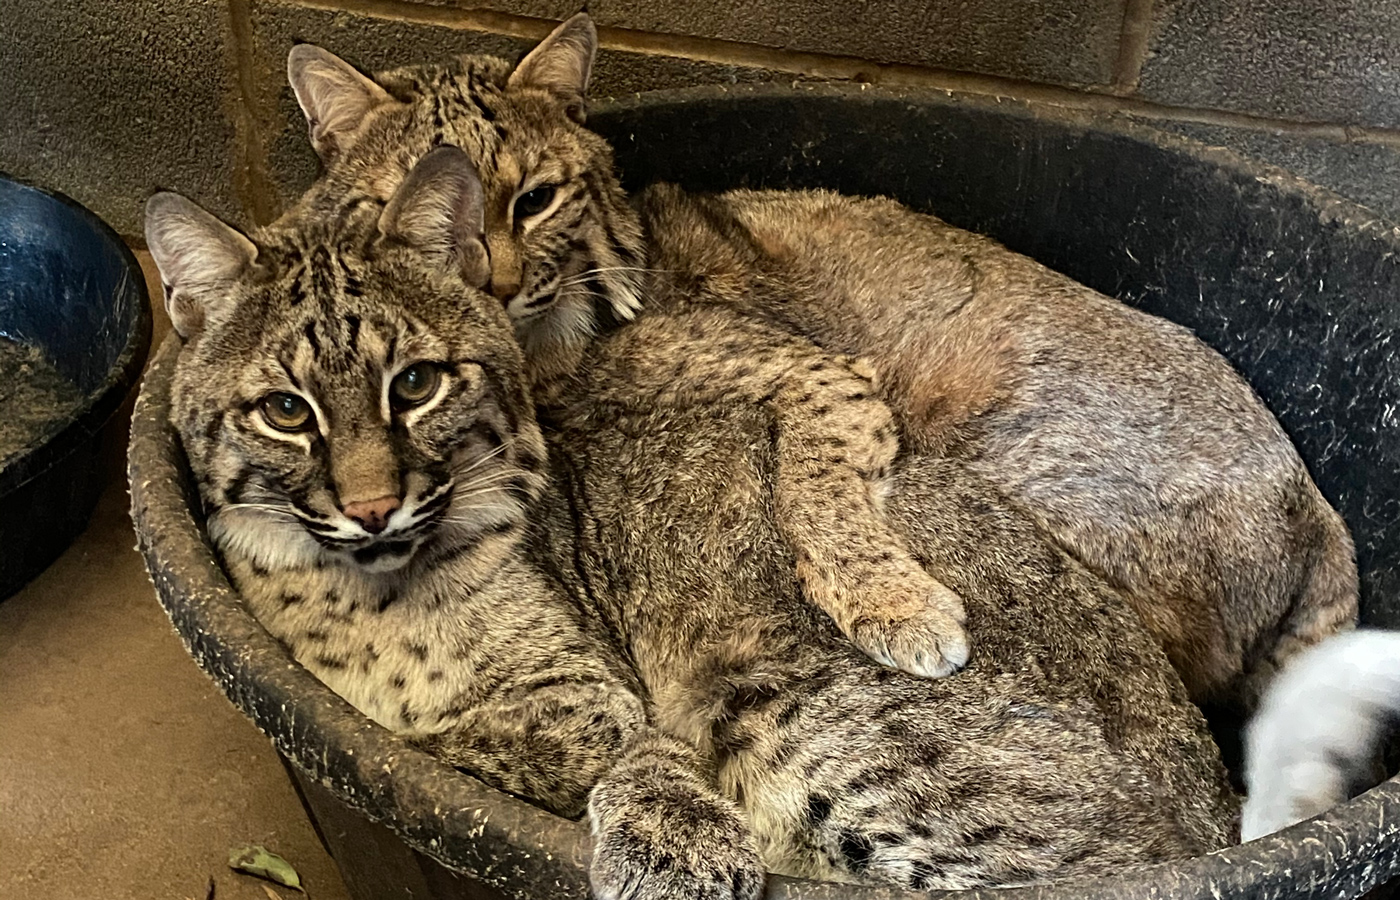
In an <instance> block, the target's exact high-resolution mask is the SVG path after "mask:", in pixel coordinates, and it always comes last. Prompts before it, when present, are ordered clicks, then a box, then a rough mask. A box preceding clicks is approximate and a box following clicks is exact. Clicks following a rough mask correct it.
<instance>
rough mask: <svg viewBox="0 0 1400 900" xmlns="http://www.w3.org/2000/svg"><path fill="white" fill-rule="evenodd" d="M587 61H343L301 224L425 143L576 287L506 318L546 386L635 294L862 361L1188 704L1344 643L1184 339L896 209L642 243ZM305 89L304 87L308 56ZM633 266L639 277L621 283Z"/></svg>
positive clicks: (1271, 474) (811, 211)
mask: <svg viewBox="0 0 1400 900" xmlns="http://www.w3.org/2000/svg"><path fill="white" fill-rule="evenodd" d="M595 47H596V39H595V36H594V32H593V29H592V25H591V23H590V22H588V20H587V17H586V16H582V15H580V16H576V17H574V18H573V19H570V20H569V21H568V22H566V23H564V24H563V25H561V26H560V27H559V29H557V30H556V32H555V33H554V34H553V35H552V36H551V37H550V38H548V39H546V41H545V42H544V43H543V44H541V45H540V47H539V48H537V49H536V50H535V51H534V52H532V53H531V54H530V55H529V56H528V57H527V58H526V59H525V60H524V61H523V62H522V63H521V64H520V66H519V67H518V68H517V69H516V70H514V72H512V70H511V69H510V67H509V66H508V65H506V64H505V63H503V62H501V61H499V60H490V59H488V58H481V57H464V58H462V59H460V60H458V61H456V62H455V63H452V64H449V65H445V66H423V67H416V68H410V69H401V70H396V71H394V72H390V73H385V74H384V75H381V76H380V80H381V81H382V82H383V84H384V85H386V86H387V87H388V89H389V92H390V93H392V95H393V97H392V99H389V95H388V94H385V93H384V91H383V89H381V88H377V87H374V86H373V82H370V81H369V80H368V79H365V78H364V77H363V76H360V75H358V73H355V72H354V70H353V69H352V68H350V67H349V66H348V65H346V64H344V63H341V62H339V61H338V60H335V61H334V62H333V63H331V62H327V63H326V68H325V71H331V72H338V73H340V74H339V75H338V76H336V77H338V78H340V79H341V86H340V87H339V88H338V89H331V90H327V91H325V92H324V94H323V95H322V96H320V97H319V99H316V98H312V97H311V96H310V95H309V93H308V91H307V90H305V88H304V87H302V88H299V91H298V92H299V95H303V108H304V109H306V110H307V111H308V114H309V115H310V116H311V118H312V121H313V129H312V130H313V137H314V136H315V134H316V126H315V122H316V120H317V113H316V110H317V109H322V108H325V109H343V108H347V107H348V108H353V109H354V111H355V114H354V115H353V116H348V117H347V120H353V127H346V128H344V129H343V130H341V131H340V132H339V133H338V134H337V136H336V139H335V140H336V146H337V147H338V148H340V149H339V150H338V152H337V153H336V154H333V155H327V154H325V153H323V158H324V159H325V160H326V162H327V165H328V171H327V175H326V177H325V179H323V181H322V182H321V183H320V184H319V185H318V186H317V187H316V188H313V190H312V191H311V193H310V194H309V195H308V197H307V198H306V199H305V200H304V201H303V202H304V204H305V208H307V209H321V210H322V211H323V212H327V214H329V213H328V211H329V210H333V209H335V208H336V207H337V206H338V205H339V204H341V203H342V202H343V201H344V198H345V197H347V196H349V197H362V196H366V195H369V196H377V195H379V196H382V195H383V193H384V192H386V191H389V190H392V187H393V185H394V184H396V183H397V181H398V179H399V178H400V177H401V175H402V171H406V168H407V166H409V165H411V164H412V162H413V161H414V160H416V159H418V158H419V157H420V156H421V155H422V154H423V153H424V152H426V150H427V149H428V148H429V147H431V146H433V145H434V144H436V143H441V142H448V143H453V144H457V145H460V146H461V147H463V148H464V149H466V150H467V151H468V153H469V154H470V155H471V156H472V158H473V160H474V161H475V162H476V163H477V165H478V167H479V169H480V172H481V175H482V178H483V180H484V182H485V184H486V191H487V193H488V194H489V195H491V196H493V197H498V198H501V199H500V200H499V201H498V204H499V208H500V209H502V210H505V212H503V213H502V214H500V215H498V216H497V217H496V218H495V219H493V220H490V221H488V223H487V237H486V240H487V242H488V243H489V244H490V245H491V246H492V247H496V248H501V247H506V246H509V247H511V248H513V249H512V251H511V253H510V254H509V255H508V256H507V258H508V259H509V260H515V259H517V258H520V257H521V256H522V254H523V256H524V258H526V259H527V260H529V261H531V262H529V264H528V265H527V271H531V272H545V273H547V272H549V271H550V269H551V267H555V268H557V267H560V266H564V267H567V268H568V270H569V271H571V272H576V273H578V275H577V276H576V279H575V281H574V282H572V283H570V284H569V285H566V286H565V287H563V288H560V289H559V290H558V293H557V294H556V295H555V296H556V298H557V299H556V300H555V301H554V302H555V303H556V304H557V306H556V309H557V310H568V311H569V313H568V315H567V316H561V317H560V318H562V319H563V320H566V321H567V322H568V323H569V327H568V328H561V327H559V326H558V325H557V323H554V322H552V320H549V319H547V318H546V319H543V320H541V319H539V318H537V317H525V318H521V317H516V321H517V326H516V327H517V332H518V333H519V334H521V336H522V342H523V344H524V345H525V347H526V350H527V353H528V354H529V355H530V357H531V359H532V365H533V371H534V375H535V377H536V378H537V379H539V380H543V381H545V382H547V381H548V380H549V379H550V378H552V377H554V376H556V375H558V374H559V373H567V372H570V371H572V370H573V365H574V363H575V361H576V359H577V357H578V354H579V352H581V348H583V347H585V346H586V345H587V339H588V336H589V335H590V334H591V333H592V332H593V331H594V330H596V329H598V328H606V327H608V326H609V325H610V324H612V323H614V322H616V321H617V320H619V319H625V318H630V317H631V316H632V315H634V314H635V312H636V310H637V308H638V304H639V300H638V298H639V297H640V296H642V295H645V298H646V304H647V306H648V307H649V308H661V309H664V308H667V307H669V306H680V307H684V306H686V305H688V304H691V303H693V302H695V299H694V298H695V297H697V296H700V297H703V298H704V302H708V303H719V304H723V305H726V306H730V307H732V308H734V309H736V310H738V311H740V312H741V313H742V314H743V315H745V316H747V317H751V318H754V319H756V320H759V321H763V322H766V323H769V324H770V325H774V326H776V327H777V328H778V329H779V330H781V331H786V332H788V333H791V334H794V335H802V336H805V337H808V338H810V339H812V340H813V341H815V342H816V343H817V344H818V345H820V346H821V347H823V348H825V349H826V350H828V351H831V352H833V353H837V354H851V355H856V356H860V357H864V358H868V359H869V360H870V361H871V362H872V363H873V365H874V367H875V369H876V372H877V374H878V380H879V382H880V383H881V396H882V397H883V398H884V399H885V400H886V401H887V402H888V403H889V405H890V406H891V407H892V408H893V409H894V410H895V412H896V414H897V415H898V418H899V420H900V424H901V425H902V428H903V434H904V439H905V440H906V441H907V442H909V444H910V445H911V446H913V447H917V448H919V449H921V450H924V451H927V452H937V453H946V454H950V455H953V456H956V457H957V458H960V459H963V460H965V461H966V462H967V464H968V466H969V467H970V468H971V469H972V470H973V471H975V472H977V473H978V474H979V475H981V476H982V477H984V478H987V479H988V480H989V481H991V482H992V483H993V484H996V485H997V486H998V487H999V488H1000V489H1001V490H1002V491H1004V492H1005V493H1006V494H1007V495H1008V496H1009V497H1012V498H1014V499H1015V500H1016V501H1017V502H1019V503H1022V504H1024V505H1025V507H1026V508H1027V510H1028V511H1029V512H1030V513H1031V515H1032V516H1033V517H1034V518H1035V519H1036V521H1037V522H1039V523H1040V524H1041V526H1042V527H1044V528H1045V529H1046V530H1047V531H1048V532H1049V533H1050V534H1052V535H1053V536H1054V538H1055V540H1056V541H1058V542H1059V543H1060V545H1061V546H1063V547H1064V548H1065V549H1066V550H1068V551H1069V552H1070V553H1071V554H1073V555H1074V556H1075V557H1076V558H1078V559H1079V560H1080V561H1082V562H1083V563H1084V564H1085V565H1086V566H1088V567H1089V568H1090V569H1091V570H1093V571H1095V572H1098V573H1099V574H1101V575H1102V576H1103V577H1104V578H1106V579H1107V580H1108V581H1109V582H1110V583H1111V584H1113V585H1115V586H1116V587H1118V588H1119V589H1121V590H1122V591H1124V593H1125V594H1126V596H1127V597H1128V599H1129V601H1130V602H1131V603H1132V605H1133V607H1134V608H1135V609H1136V610H1137V611H1138V613H1139V614H1140V615H1141V616H1142V618H1143V620H1144V622H1146V623H1147V625H1148V627H1149V629H1150V630H1151V631H1152V633H1153V634H1154V635H1156V637H1157V638H1158V640H1159V641H1160V642H1161V644H1162V646H1163V647H1164V648H1165V649H1166V650H1167V653H1168V655H1169V657H1170V658H1171V659H1172V661H1173V664H1174V665H1175V666H1176V667H1177V669H1178V671H1179V672H1180V673H1181V675H1182V677H1183V678H1184V679H1185V681H1186V683H1187V684H1188V686H1189V688H1190V690H1191V693H1192V696H1193V697H1195V698H1196V699H1197V700H1199V701H1207V700H1218V701H1225V702H1239V703H1242V704H1243V705H1245V706H1249V705H1251V704H1252V702H1253V699H1254V697H1255V696H1256V695H1257V692H1258V690H1259V689H1260V687H1262V685H1263V684H1264V683H1266V682H1267V680H1268V679H1269V678H1270V677H1271V675H1272V673H1273V672H1274V671H1275V670H1276V668H1277V666H1278V665H1279V664H1280V663H1282V662H1283V661H1284V660H1286V659H1287V658H1288V657H1290V656H1292V655H1293V654H1294V653H1296V652H1297V651H1298V650H1299V649H1301V648H1303V647H1306V646H1308V645H1311V644H1313V643H1315V642H1316V641H1318V640H1320V639H1322V638H1324V637H1326V636H1327V635H1329V634H1332V633H1334V632H1336V631H1338V630H1340V629H1344V628H1347V627H1350V626H1351V625H1352V624H1353V623H1354V621H1355V618H1356V612H1357V579H1356V568H1355V562H1354V559H1353V548H1352V544H1351V540H1350V537H1349V535H1348V533H1347V531H1346V527H1345V525H1344V524H1343V523H1342V521H1341V519H1340V517H1339V516H1338V515H1337V514H1336V513H1335V511H1333V510H1332V509H1331V507H1330V506H1328V504H1327V502H1326V501H1325V499H1324V498H1323V497H1322V496H1321V494H1320V493H1319V492H1318V490H1317V488H1316V486H1315V485H1314V484H1313V482H1312V480H1311V478H1310V477H1309V476H1308V473H1307V471H1306V469H1305V467H1304V465H1303V463H1302V461H1301V460H1300V459H1299V457H1298V455H1297V453H1296V451H1295V450H1294V448H1293V447H1292V445H1291V443H1290V442H1289V440H1288V438H1287V436H1286V435H1285V434H1284V433H1283V431H1282V429H1281V428H1280V427H1279V426H1278V424H1277V422H1276V421H1275V420H1274V419H1273V417H1272V416H1271V415H1270V414H1269V412H1268V411H1267V410H1266V409H1265V408H1264V407H1263V405H1262V403H1261V402H1260V401H1259V399H1258V397H1257V396H1255V395H1254V393H1253V392H1252V391H1251V390H1250V388H1249V387H1248V385H1246V384H1245V383H1244V382H1243V381H1242V380H1241V379H1240V378H1239V376H1238V375H1237V374H1236V373H1235V372H1234V371H1233V370H1231V369H1230V367H1229V365H1228V364H1227V363H1226V362H1225V361H1224V360H1222V359H1221V358H1220V357H1219V356H1218V355H1217V354H1215V353H1214V352H1213V351H1212V350H1210V349H1209V348H1208V347H1206V346H1205V345H1204V344H1202V343H1201V342H1199V341H1198V340H1196V339H1195V338H1194V337H1193V336H1192V335H1191V334H1190V333H1189V332H1187V331H1186V330H1185V329H1182V328H1180V327H1177V326H1175V325H1172V324H1170V323H1168V322H1165V321H1163V320H1160V319H1157V318H1154V317H1152V316H1148V315H1146V314H1143V313H1140V312H1137V311H1135V310H1132V309H1130V308H1128V307H1125V306H1123V305H1122V304H1119V303H1117V302H1115V301H1113V300H1112V299H1110V298H1108V297H1105V296H1103V295H1101V294H1098V293H1095V292H1093V291H1091V290H1089V289H1087V288H1085V287H1083V286H1082V285H1079V284H1076V283H1074V282H1073V281H1071V280H1069V279H1067V278H1065V277H1064V276H1061V275H1058V274H1056V273H1054V272H1051V271H1049V270H1047V269H1045V268H1044V267H1042V266H1039V265H1037V264H1036V263H1034V262H1033V261H1031V260H1029V259H1026V258H1025V257H1022V256H1018V255H1016V254H1014V253H1011V252H1009V251H1007V250H1006V249H1005V248H1003V247H1001V246H999V245H998V244H996V243H995V242H993V241H991V240H989V239H987V238H984V237H980V236H978V235H974V234H970V233H968V232H965V231H962V230H960V229H956V228H952V227H950V226H948V225H946V224H944V223H942V222H940V221H939V220H938V219H936V218H933V217H932V216H927V215H919V214H916V213H914V212H911V211H910V210H908V209H905V208H903V207H901V206H898V205H897V204H895V203H893V202H891V201H888V200H878V199H869V200H867V199H857V198H846V197H839V196H836V195H833V194H827V193H821V192H813V193H800V192H793V193H777V192H774V193H753V192H743V191H739V192H732V193H728V194H723V195H720V196H717V197H694V196H688V195H686V194H685V193H684V192H682V191H680V190H679V189H677V188H674V187H668V186H658V187H654V188H652V189H650V190H649V191H647V192H646V193H644V195H643V196H642V197H641V198H640V213H641V216H640V227H639V225H638V218H637V217H636V215H635V214H634V213H633V212H632V211H631V210H630V209H629V208H628V207H627V206H626V204H625V203H624V202H623V200H622V195H621V191H620V188H619V187H618V185H617V182H616V179H615V177H614V175H613V173H612V170H611V156H610V154H609V153H608V151H607V148H606V145H605V144H604V143H603V142H602V140H601V139H600V138H598V137H597V136H596V135H593V134H591V133H590V132H588V131H587V130H586V129H585V128H583V127H582V125H581V121H582V118H583V116H582V105H583V98H584V91H585V89H586V85H587V78H588V73H589V70H590V68H591V65H592V59H593V53H594V51H595ZM303 52H305V51H304V50H303ZM315 52H317V53H319V54H322V57H321V59H322V60H323V61H325V60H334V57H330V55H329V54H325V52H324V51H315ZM542 73H543V74H542ZM291 74H292V78H293V83H294V84H301V85H303V86H304V85H305V84H307V83H308V82H314V81H316V79H315V78H311V77H309V76H308V72H307V69H306V68H305V67H299V66H298V65H296V63H295V53H294V60H293V65H292V66H291ZM355 79H359V82H355ZM366 85H369V87H366ZM376 90H377V91H379V92H380V94H379V95H376V94H374V91H376ZM380 95H382V96H380ZM541 183H547V184H555V185H558V188H557V190H558V192H559V193H560V194H565V195H568V196H569V197H570V198H574V200H573V201H571V202H575V201H576V202H578V203H582V204H584V205H583V207H582V208H581V211H577V210H574V209H573V208H572V207H568V206H566V205H561V207H560V210H559V211H556V212H555V213H553V214H551V215H550V216H548V217H547V218H546V219H545V220H544V221H537V222H535V223H533V224H530V223H525V224H522V223H521V222H516V221H513V220H512V219H511V218H510V215H509V204H510V199H509V198H511V197H514V196H518V195H519V191H521V190H524V189H525V188H526V187H531V186H535V185H537V184H541ZM580 217H581V218H580ZM643 233H644V234H645V235H646V239H647V244H646V246H645V247H643V245H642V243H641V240H640V235H642V234H643ZM540 234H550V235H555V236H556V238H557V239H556V240H555V241H554V242H553V244H551V246H552V247H553V248H554V249H553V250H549V249H546V248H544V246H543V245H542V244H541V243H540V240H539V237H538V236H539V235H540ZM600 237H606V238H607V242H605V245H601V246H600V245H595V243H594V240H595V238H600ZM551 253H552V254H553V255H550V254H551ZM644 256H647V257H649V259H648V262H647V263H646V264H645V265H647V266H649V267H650V270H649V272H648V273H647V275H646V278H645V281H642V280H640V279H639V278H631V277H626V276H627V272H625V271H622V270H621V269H619V268H618V266H619V265H620V266H622V267H624V268H625V267H637V269H638V270H640V269H641V268H642V267H643V266H644V264H643V262H642V260H643V257H644ZM619 261H621V262H619ZM629 271H630V270H629ZM590 272H592V273H595V274H593V275H592V276H590V275H589V274H588V273H590ZM590 277H591V278H592V281H591V282H590V281H589V278H590ZM526 280H527V281H529V280H530V279H529V278H527V279H526ZM624 282H625V283H624ZM551 284H552V282H551V281H550V278H549V277H541V278H538V279H535V287H534V288H532V289H531V290H529V291H522V293H521V294H520V295H518V296H517V297H516V298H507V303H508V308H510V309H512V311H513V310H514V308H515V304H516V303H517V301H518V299H519V297H521V296H527V295H528V302H529V303H532V304H535V305H537V306H538V305H546V306H547V303H548V302H549V301H548V299H547V295H548V292H549V290H550V285H551ZM590 304H591V306H590Z"/></svg>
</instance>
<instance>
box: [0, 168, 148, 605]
mask: <svg viewBox="0 0 1400 900" xmlns="http://www.w3.org/2000/svg"><path fill="white" fill-rule="evenodd" d="M0 338H3V339H4V340H5V341H6V347H7V349H10V350H13V349H14V348H15V346H16V345H22V346H24V347H26V348H32V350H33V351H34V352H35V353H37V355H38V356H40V357H42V361H43V362H42V363H41V364H42V365H43V366H44V369H45V370H46V371H53V373H54V375H55V377H57V378H58V379H60V380H61V381H62V382H63V383H64V385H65V387H66V390H65V391H64V393H63V395H62V396H64V397H65V400H66V402H65V403H64V404H63V405H62V406H61V407H59V406H54V407H52V408H50V409H49V411H48V412H47V413H40V414H36V415H33V416H32V417H31V416H25V417H24V422H25V424H24V426H23V427H21V428H18V433H17V434H9V433H7V438H6V440H5V441H4V442H3V443H2V444H0V447H3V450H0V508H2V509H4V510H5V514H4V515H3V516H0V599H3V598H4V597H8V596H9V595H11V594H13V593H14V592H15V591H17V590H19V589H20V587H22V586H23V585H24V583H25V582H27V581H29V580H30V579H31V578H33V577H34V576H35V575H37V574H39V573H40V572H42V571H43V570H44V569H45V568H47V567H48V565H49V563H51V562H53V561H54V559H56V558H57V557H58V555H59V554H60V553H62V552H63V550H64V549H65V548H66V547H67V546H68V545H69V544H70V543H72V541H73V539H74V538H76V537H77V536H78V534H79V533H80V532H82V530H83V528H84V527H85V526H86V525H87V521H88V517H89V516H90V515H91V514H92V508H93V505H94V504H96V502H97V496H98V494H99V493H101V491H102V482H103V478H102V474H103V473H102V466H101V465H100V462H99V450H100V448H101V444H102V441H101V436H102V432H103V429H104V427H105V426H106V425H107V424H108V422H109V420H111V418H112V415H113V413H115V412H116V411H117V408H118V407H120V406H121V403H122V401H123V400H124V399H125V398H126V395H127V394H128V393H129V392H130V391H131V389H132V387H134V386H135V384H136V381H137V379H138V378H139V377H140V375H141V367H142V365H143V364H144V363H145V361H146V352H147V351H148V350H149V349H150V343H151V318H150V311H149V309H148V305H147V297H146V281H145V278H144V277H143V276H142V274H141V268H140V267H139V266H138V265H137V264H136V258H135V257H134V256H132V255H131V251H130V250H128V249H127V247H126V245H125V244H124V243H122V240H121V238H119V237H117V235H116V233H115V232H113V231H112V229H110V228H108V227H107V226H106V225H105V224H104V223H103V222H102V221H101V220H100V219H98V218H97V216H95V215H93V214H92V213H91V212H89V211H88V210H86V209H84V208H83V207H81V206H79V205H78V204H76V203H74V202H73V201H71V200H69V199H68V198H66V197H61V196H57V195H54V194H47V193H44V192H43V191H40V190H37V189H36V188H32V187H28V186H26V185H23V184H20V183H18V182H16V181H13V180H11V179H9V178H5V177H4V176H0ZM50 367H51V369H50ZM6 374H7V376H8V375H12V374H13V373H10V372H9V370H8V369H6ZM21 377H23V376H21ZM21 387H22V386H21V385H18V384H9V383H7V384H0V416H4V417H5V418H6V420H7V423H6V424H7V425H9V426H10V427H15V425H14V423H15V420H16V419H17V418H18V413H19V410H18V407H19V405H21V404H29V405H32V404H33V403H34V402H35V400H36V398H35V396H34V395H33V394H32V393H26V394H21V393H20V388H21ZM41 396H44V397H46V396H48V395H47V394H45V395H41ZM59 410H61V411H59Z"/></svg>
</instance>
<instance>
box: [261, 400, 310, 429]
mask: <svg viewBox="0 0 1400 900" xmlns="http://www.w3.org/2000/svg"><path fill="white" fill-rule="evenodd" d="M262 414H263V418H264V419H266V420H267V424H269V425H271V426H272V427H273V428H276V429H277V430H278V431H305V430H306V429H307V427H308V426H309V425H310V424H311V421H312V420H311V405H310V404H309V403H307V402H306V401H305V400H303V399H301V398H300V397H298V396H297V395H296V394H287V393H283V392H282V391H275V392H273V393H271V394H268V395H267V396H266V397H264V398H263V401H262Z"/></svg>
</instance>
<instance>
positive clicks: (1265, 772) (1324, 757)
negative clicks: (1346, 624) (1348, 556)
mask: <svg viewBox="0 0 1400 900" xmlns="http://www.w3.org/2000/svg"><path fill="white" fill-rule="evenodd" d="M1396 715H1400V632H1385V631H1353V632H1348V633H1345V634H1339V635H1337V636H1335V637H1331V638H1328V639H1327V640H1325V641H1323V642H1322V643H1320V644H1318V645H1317V646H1315V647H1312V648H1310V649H1308V650H1305V651H1303V652H1302V653H1299V654H1298V655H1297V656H1295V657H1294V658H1293V659H1291V660H1289V661H1288V663H1287V665H1285V666H1284V667H1283V671H1282V672H1281V673H1280V674H1279V675H1278V677H1277V678H1276V679H1275V680H1274V683H1273V684H1272V685H1270V686H1269V688H1268V690H1267V691H1266V692H1265V694H1264V697H1263V700H1262V701H1261V702H1260V704H1259V709H1258V711H1257V712H1256V714H1255V716H1254V719H1253V721H1251V722H1250V724H1249V727H1248V729H1247V730H1246V732H1245V776H1244V778H1245V786H1246V788H1247V789H1248V793H1249V796H1248V798H1247V799H1246V800H1245V804H1244V817H1243V822H1242V823H1241V827H1240V832H1241V837H1242V839H1243V840H1246V841H1251V840H1254V839H1255V838H1258V837H1263V836H1264V835H1266V834H1272V833H1273V832H1275V831H1279V830H1280V829H1283V828H1286V827H1288V826H1289V825H1292V824H1294V823H1295V822H1301V821H1302V820H1304V819H1308V818H1311V817H1313V816H1315V815H1317V814H1318V813H1321V812H1323V811H1325V810H1327V809H1329V808H1330V807H1332V806H1333V805H1335V804H1337V803H1341V802H1342V801H1344V800H1346V799H1347V797H1348V788H1349V787H1350V785H1351V782H1352V778H1353V776H1355V775H1356V774H1357V773H1358V772H1362V771H1364V770H1365V769H1366V767H1367V766H1369V765H1370V764H1371V761H1372V760H1373V758H1374V756H1375V754H1376V751H1377V749H1378V748H1377V743H1378V742H1379V741H1380V739H1381V736H1382V730H1383V726H1384V725H1385V724H1386V722H1387V719H1389V718H1391V717H1394V716H1396Z"/></svg>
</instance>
